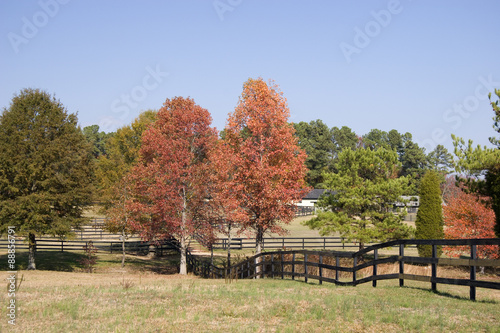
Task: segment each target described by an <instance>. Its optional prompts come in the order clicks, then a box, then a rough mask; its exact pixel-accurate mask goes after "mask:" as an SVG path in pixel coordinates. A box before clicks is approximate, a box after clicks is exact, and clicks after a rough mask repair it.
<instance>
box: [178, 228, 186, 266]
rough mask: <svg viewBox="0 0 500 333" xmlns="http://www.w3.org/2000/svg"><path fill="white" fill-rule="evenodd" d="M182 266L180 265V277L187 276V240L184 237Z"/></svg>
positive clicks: (182, 242) (182, 239)
mask: <svg viewBox="0 0 500 333" xmlns="http://www.w3.org/2000/svg"><path fill="white" fill-rule="evenodd" d="M180 243H181V249H180V250H181V265H180V270H179V274H180V275H187V261H186V250H187V249H186V239H185V237H184V235H182V236H181V242H180Z"/></svg>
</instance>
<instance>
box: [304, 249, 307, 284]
mask: <svg viewBox="0 0 500 333" xmlns="http://www.w3.org/2000/svg"><path fill="white" fill-rule="evenodd" d="M304 279H305V282H306V283H307V253H304Z"/></svg>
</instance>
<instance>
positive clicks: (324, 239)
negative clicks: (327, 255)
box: [323, 237, 326, 250]
mask: <svg viewBox="0 0 500 333" xmlns="http://www.w3.org/2000/svg"><path fill="white" fill-rule="evenodd" d="M323 250H326V238H325V237H323Z"/></svg>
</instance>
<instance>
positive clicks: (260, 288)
mask: <svg viewBox="0 0 500 333" xmlns="http://www.w3.org/2000/svg"><path fill="white" fill-rule="evenodd" d="M125 278H126V279H128V281H131V282H132V286H130V287H128V288H124V284H123V279H125ZM56 279H57V280H56ZM51 281H52V283H51ZM395 285H396V281H394V283H389V282H387V283H385V284H383V285H381V286H380V287H377V288H372V287H371V286H368V285H363V286H358V287H336V286H335V285H331V284H324V285H321V286H320V285H317V284H306V283H303V282H298V281H291V280H271V279H263V280H239V281H234V282H233V283H230V284H227V283H225V282H224V281H223V280H202V279H197V278H194V277H192V276H191V277H185V278H183V277H179V276H177V275H175V276H173V277H172V276H165V275H157V274H147V275H144V274H130V275H126V277H124V276H123V275H120V274H117V275H116V274H115V275H113V274H109V273H106V274H85V273H67V272H26V273H25V282H24V283H23V285H22V286H21V291H20V292H19V296H18V302H19V306H20V308H19V310H18V319H19V320H18V325H17V326H16V327H15V328H14V329H13V330H12V331H13V332H97V331H98V332H364V331H369V332H402V331H404V332H421V331H426V332H498V327H499V325H500V322H499V319H498V313H500V304H499V303H498V302H497V301H494V300H489V299H484V300H482V301H478V302H471V301H469V300H466V299H465V298H462V297H461V296H450V295H448V294H446V293H442V294H435V293H432V292H430V291H428V290H424V289H420V288H419V287H418V286H410V287H404V288H399V287H396V286H395ZM0 311H1V312H2V313H0V315H1V318H4V317H5V315H4V313H3V312H4V311H5V310H4V309H3V307H2V309H1V310H0ZM6 325H7V323H6V320H3V321H2V322H1V326H2V328H6V327H7V326H6ZM10 328H12V327H10ZM9 331H10V330H9Z"/></svg>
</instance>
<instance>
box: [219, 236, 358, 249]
mask: <svg viewBox="0 0 500 333" xmlns="http://www.w3.org/2000/svg"><path fill="white" fill-rule="evenodd" d="M228 245H229V240H228V239H227V238H220V239H218V240H217V241H216V242H215V243H214V244H213V245H212V247H213V249H214V250H220V249H222V250H226V249H227V248H228ZM262 248H263V249H303V250H304V249H324V250H326V249H346V248H347V249H348V248H359V245H357V244H356V243H345V242H344V239H343V238H341V237H273V238H264V239H263V240H262ZM231 249H232V250H243V249H255V238H232V239H231Z"/></svg>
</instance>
